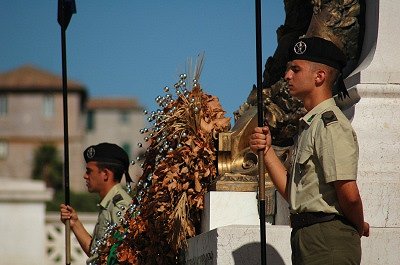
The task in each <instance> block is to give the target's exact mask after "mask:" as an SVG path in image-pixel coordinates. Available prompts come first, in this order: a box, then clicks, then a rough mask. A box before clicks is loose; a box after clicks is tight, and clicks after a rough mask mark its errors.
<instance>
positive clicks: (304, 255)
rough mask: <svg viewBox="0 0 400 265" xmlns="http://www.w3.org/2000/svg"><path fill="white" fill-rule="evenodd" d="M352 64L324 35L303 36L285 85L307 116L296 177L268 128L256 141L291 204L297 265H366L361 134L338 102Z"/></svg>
mask: <svg viewBox="0 0 400 265" xmlns="http://www.w3.org/2000/svg"><path fill="white" fill-rule="evenodd" d="M345 63H346V60H345V56H344V55H343V53H342V52H341V50H340V49H339V48H337V47H336V46H335V45H334V44H333V43H332V42H330V41H327V40H325V39H322V38H317V37H311V38H302V39H299V41H298V42H297V43H296V44H295V46H294V47H293V51H292V55H291V61H290V62H289V64H288V68H287V71H286V74H285V80H286V81H287V83H288V88H289V91H290V94H291V95H292V96H293V97H296V98H299V99H300V100H302V102H303V104H304V107H305V109H306V110H307V111H308V113H307V114H306V115H305V116H304V117H303V118H302V119H300V125H299V127H300V129H299V134H298V138H297V141H296V148H295V154H294V162H293V166H292V170H291V172H290V173H288V172H287V170H286V168H285V167H284V166H283V164H282V163H281V161H280V160H279V158H278V157H277V155H276V154H275V152H274V150H273V148H271V134H270V131H269V128H268V127H267V126H266V127H262V128H261V127H258V128H255V129H254V132H253V134H252V135H251V137H250V148H251V149H252V150H253V151H254V152H257V150H264V152H263V153H264V158H263V159H264V163H265V165H266V168H267V170H268V173H269V176H270V177H271V180H272V182H273V183H274V185H275V187H276V189H277V190H278V191H279V193H280V194H281V195H282V196H283V197H284V198H285V199H286V200H287V201H288V203H289V207H290V212H291V215H290V219H291V227H292V228H293V230H292V233H291V247H292V262H293V264H307V265H311V264H315V265H320V264H324V265H327V264H341V265H342V264H360V261H361V243H360V237H361V236H369V224H368V223H366V222H364V216H363V206H362V201H361V198H360V194H359V191H358V187H357V183H356V178H357V163H358V143H357V138H356V134H355V132H354V130H353V128H352V126H351V124H350V122H349V121H348V119H347V118H346V117H345V115H344V114H343V113H342V112H341V111H340V109H339V108H338V107H337V106H336V105H335V101H334V99H333V98H332V88H333V85H334V83H335V81H336V79H337V77H338V75H339V74H340V71H341V69H342V68H343V67H344V65H345ZM260 160H261V158H260Z"/></svg>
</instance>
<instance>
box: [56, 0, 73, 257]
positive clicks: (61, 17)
mask: <svg viewBox="0 0 400 265" xmlns="http://www.w3.org/2000/svg"><path fill="white" fill-rule="evenodd" d="M74 13H76V6H75V1H74V0H58V12H57V21H58V24H60V26H61V58H62V59H61V63H62V89H63V120H64V192H65V205H70V190H69V144H68V82H67V55H66V54H67V52H66V34H65V32H66V30H67V27H68V24H69V22H70V21H71V17H72V14H74ZM65 264H67V265H69V264H71V229H70V225H69V220H67V221H66V223H65Z"/></svg>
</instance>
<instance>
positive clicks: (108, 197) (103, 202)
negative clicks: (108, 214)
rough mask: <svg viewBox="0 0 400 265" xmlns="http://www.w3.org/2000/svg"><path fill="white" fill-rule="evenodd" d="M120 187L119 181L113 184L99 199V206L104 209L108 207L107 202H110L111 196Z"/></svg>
mask: <svg viewBox="0 0 400 265" xmlns="http://www.w3.org/2000/svg"><path fill="white" fill-rule="evenodd" d="M120 188H122V186H121V183H118V184H115V185H114V186H113V187H112V188H111V190H109V191H108V193H107V194H106V196H104V198H103V199H102V200H101V202H100V203H99V207H100V208H101V209H106V208H107V207H108V204H109V203H110V202H111V200H112V198H113V197H114V196H115V194H117V191H118V190H119V189H120Z"/></svg>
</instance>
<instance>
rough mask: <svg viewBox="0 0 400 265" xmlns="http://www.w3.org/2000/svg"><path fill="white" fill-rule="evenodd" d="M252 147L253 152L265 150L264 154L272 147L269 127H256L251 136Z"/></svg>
mask: <svg viewBox="0 0 400 265" xmlns="http://www.w3.org/2000/svg"><path fill="white" fill-rule="evenodd" d="M249 143H250V149H251V150H252V151H253V152H255V153H256V152H257V151H258V150H264V154H265V153H267V151H268V150H269V148H270V147H271V144H272V140H271V133H270V130H269V128H268V127H256V128H254V130H253V133H252V134H251V136H250V141H249Z"/></svg>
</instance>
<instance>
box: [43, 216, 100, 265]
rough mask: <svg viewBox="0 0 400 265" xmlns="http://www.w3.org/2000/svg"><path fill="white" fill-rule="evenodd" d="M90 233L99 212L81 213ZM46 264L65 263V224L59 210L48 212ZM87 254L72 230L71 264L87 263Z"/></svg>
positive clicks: (80, 217)
mask: <svg viewBox="0 0 400 265" xmlns="http://www.w3.org/2000/svg"><path fill="white" fill-rule="evenodd" d="M79 219H80V220H81V221H82V223H83V224H84V226H85V227H86V229H87V230H88V232H89V233H92V231H93V228H94V226H95V224H96V219H97V213H84V214H79ZM45 242H46V246H45V250H46V255H45V256H46V265H58V264H60V265H61V264H65V252H66V251H65V226H64V224H63V223H62V222H61V221H60V214H59V213H57V212H54V213H47V214H46V241H45ZM86 259H87V256H86V254H85V253H84V252H83V251H82V249H81V247H80V246H79V243H78V241H77V240H76V238H75V236H74V234H73V233H72V232H71V264H72V265H78V264H79V265H82V264H86V263H85V261H86Z"/></svg>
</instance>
